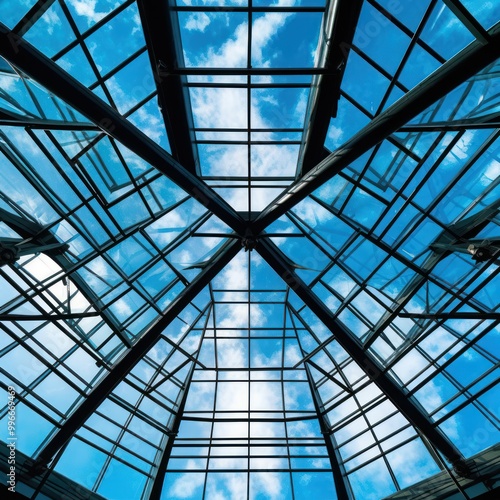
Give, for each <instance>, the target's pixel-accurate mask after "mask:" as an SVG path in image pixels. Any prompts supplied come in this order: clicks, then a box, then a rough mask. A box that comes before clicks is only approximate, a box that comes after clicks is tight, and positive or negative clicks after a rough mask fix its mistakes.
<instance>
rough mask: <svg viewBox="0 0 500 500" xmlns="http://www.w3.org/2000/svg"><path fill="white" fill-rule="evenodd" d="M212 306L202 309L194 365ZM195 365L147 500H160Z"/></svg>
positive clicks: (183, 391) (192, 367) (182, 394)
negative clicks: (202, 323)
mask: <svg viewBox="0 0 500 500" xmlns="http://www.w3.org/2000/svg"><path fill="white" fill-rule="evenodd" d="M211 308H212V306H211V305H210V306H208V307H207V308H205V309H204V311H203V313H205V312H208V314H207V317H206V319H205V325H204V328H203V333H202V335H201V337H200V341H199V344H198V349H197V354H196V360H195V361H196V363H199V361H198V357H199V354H200V351H201V347H202V344H203V340H204V338H205V333H206V331H207V324H208V321H209V318H210V311H211ZM199 319H200V316H198V317H197V318H196V320H195V321H194V322H193V325H192V327H193V326H194V325H196V324H197V323H198V320H199ZM192 327H191V328H190V329H189V330H188V332H190V331H192ZM188 332H186V334H184V336H183V338H185V337H186V335H187V334H188ZM196 363H193V364H192V365H191V368H190V370H189V373H188V375H187V377H186V380H185V382H184V384H183V388H182V393H181V394H180V395H179V398H178V400H179V404H178V410H177V413H176V414H175V415H174V416H172V417H171V422H169V424H167V425H168V428H169V429H170V435H169V436H167V442H166V443H164V444H165V445H164V448H163V452H162V453H161V456H160V457H159V461H158V466H157V468H156V473H155V474H154V480H153V481H152V483H151V485H150V487H151V491H150V493H149V500H160V499H161V492H162V490H163V483H164V482H165V474H166V472H167V467H168V462H169V461H170V455H171V454H172V449H173V446H174V439H175V437H176V436H177V434H178V432H179V428H180V426H181V422H182V417H183V414H184V408H185V406H186V401H187V397H188V393H189V388H190V387H191V381H192V380H193V374H194V371H195V368H196Z"/></svg>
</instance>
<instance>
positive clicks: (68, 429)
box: [33, 240, 241, 473]
mask: <svg viewBox="0 0 500 500" xmlns="http://www.w3.org/2000/svg"><path fill="white" fill-rule="evenodd" d="M240 249H241V245H240V243H239V242H238V241H235V240H229V241H228V242H227V243H226V244H225V245H224V246H223V247H222V248H221V251H220V252H219V254H218V255H217V256H216V257H215V258H214V260H213V261H212V262H211V263H210V264H209V265H207V266H206V267H205V269H204V270H203V271H202V272H201V273H200V274H199V275H198V276H197V277H196V278H195V279H194V280H193V281H192V282H191V284H190V285H189V286H188V287H186V288H185V289H184V290H183V291H182V292H181V293H180V294H179V295H178V296H177V298H176V299H175V300H174V301H173V302H172V303H171V304H170V305H169V306H168V308H167V310H166V311H165V313H164V314H163V315H162V316H161V317H160V318H158V319H157V320H156V322H155V323H154V324H153V325H152V326H151V327H150V328H149V330H148V331H147V332H146V333H145V334H144V335H143V336H142V337H141V338H140V339H139V340H138V341H137V342H136V343H135V344H134V345H133V346H132V348H131V349H129V350H128V351H127V352H126V353H125V355H124V356H123V357H122V358H121V359H120V360H119V361H118V362H117V363H116V364H115V365H114V366H113V368H112V369H111V370H110V372H109V373H108V375H106V377H105V378H103V379H102V380H101V381H100V382H99V383H98V384H97V385H96V386H95V387H94V389H93V390H92V391H91V392H90V393H89V394H88V396H87V397H86V398H85V399H84V401H83V402H82V403H81V404H80V406H78V408H76V410H75V411H74V412H73V413H72V414H71V415H70V416H69V417H68V418H67V419H66V421H65V422H64V423H63V425H62V426H61V427H60V428H59V429H58V430H57V431H56V432H55V433H54V435H53V436H52V437H51V438H50V440H49V441H48V442H47V444H46V445H45V446H44V447H43V448H42V450H41V451H40V452H39V453H38V456H37V457H36V460H35V465H34V467H33V472H34V473H38V472H40V471H42V470H43V468H44V467H45V466H46V465H47V464H48V463H49V462H50V461H51V460H52V458H53V457H54V455H55V454H56V453H57V452H58V451H59V450H60V449H61V448H62V447H63V446H64V445H65V444H66V443H67V442H68V441H69V440H70V439H71V437H72V436H73V435H74V434H75V432H77V431H78V429H79V428H80V427H81V426H82V425H83V424H84V423H85V421H86V420H87V419H88V418H89V416H90V415H92V414H93V412H94V411H95V410H96V409H97V408H98V407H99V405H100V404H101V403H102V402H103V401H104V400H105V399H106V397H108V395H109V394H110V393H111V392H112V391H113V389H114V388H115V387H116V386H117V385H118V384H119V383H120V382H121V381H122V380H124V378H125V377H126V376H127V374H128V373H129V372H130V371H131V370H132V369H133V367H134V366H135V365H136V364H137V363H138V362H139V361H140V360H141V359H142V357H143V356H144V355H146V353H147V352H148V351H149V350H150V349H151V347H152V346H153V345H154V344H155V343H156V342H157V341H158V339H159V338H160V335H161V334H162V332H163V331H164V330H165V328H167V326H168V325H169V324H170V323H171V322H172V321H173V320H174V319H175V318H176V317H177V316H178V315H179V314H180V313H181V312H182V310H183V309H184V308H185V307H186V306H187V305H188V304H189V303H190V302H191V301H192V300H193V299H194V298H195V297H196V296H197V295H198V293H200V292H201V291H202V290H203V288H205V286H207V285H208V283H209V282H210V281H211V280H212V279H213V278H214V277H215V276H217V274H218V273H219V272H220V271H221V270H222V269H223V268H224V267H225V266H226V264H228V263H229V262H230V260H231V259H232V258H233V257H234V256H235V255H236V254H237V253H238V251H239V250H240Z"/></svg>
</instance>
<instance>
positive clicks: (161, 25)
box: [137, 0, 200, 175]
mask: <svg viewBox="0 0 500 500" xmlns="http://www.w3.org/2000/svg"><path fill="white" fill-rule="evenodd" d="M137 6H138V7H139V14H140V16H141V22H142V27H143V31H144V38H145V39H146V45H147V47H148V53H149V59H150V62H151V69H152V71H153V75H155V80H156V88H157V90H158V102H159V104H160V109H161V113H162V115H163V119H164V121H165V126H166V130H167V135H168V140H169V143H170V149H171V150H172V155H173V157H174V158H175V159H176V160H177V161H178V162H179V163H180V164H181V165H182V166H183V167H184V168H186V169H187V170H189V171H190V172H191V173H192V174H196V175H200V162H199V158H198V149H197V147H196V143H195V133H194V122H193V113H192V111H191V100H190V97H189V89H188V88H187V86H186V85H187V77H186V76H184V75H171V76H169V77H161V76H159V74H158V73H159V71H161V68H177V67H184V54H183V52H182V43H181V31H180V27H179V19H178V14H177V12H176V11H175V10H174V7H175V1H173V0H169V1H165V2H158V1H157V0H137Z"/></svg>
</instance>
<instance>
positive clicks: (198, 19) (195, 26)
mask: <svg viewBox="0 0 500 500" xmlns="http://www.w3.org/2000/svg"><path fill="white" fill-rule="evenodd" d="M209 25H210V17H208V16H207V14H205V12H195V13H193V14H191V15H190V16H189V18H188V20H187V22H186V25H185V27H186V29H187V30H189V31H201V32H202V33H204V32H205V29H206V28H207V26H209Z"/></svg>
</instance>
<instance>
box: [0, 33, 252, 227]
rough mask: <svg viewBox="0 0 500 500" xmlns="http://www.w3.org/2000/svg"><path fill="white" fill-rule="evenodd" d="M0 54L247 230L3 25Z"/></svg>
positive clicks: (214, 198)
mask: <svg viewBox="0 0 500 500" xmlns="http://www.w3.org/2000/svg"><path fill="white" fill-rule="evenodd" d="M0 55H2V57H4V58H5V59H6V60H8V61H9V62H11V63H12V64H13V65H15V66H16V67H17V68H19V69H20V70H21V71H23V72H24V73H26V74H27V75H29V76H30V77H32V78H33V79H34V80H36V81H37V82H39V83H40V84H41V85H43V86H44V87H45V88H47V89H48V90H49V91H51V92H53V93H54V94H55V95H57V96H58V97H60V98H61V99H63V100H64V101H66V102H67V103H68V104H70V105H71V106H73V107H74V108H75V109H76V110H78V111H79V112H80V113H82V114H83V115H84V116H86V117H87V118H88V119H89V120H90V121H92V122H93V123H95V124H97V125H98V126H99V128H100V129H101V130H102V131H103V132H104V133H106V134H109V135H110V136H111V137H114V138H115V139H117V140H118V141H120V142H121V143H123V144H126V145H127V147H128V148H129V149H130V150H131V151H133V152H134V153H136V154H137V155H138V156H140V157H141V158H143V159H144V160H146V161H147V162H149V163H150V164H151V165H153V166H154V167H155V168H157V169H158V170H159V171H160V172H162V173H163V174H164V175H166V176H167V177H168V178H169V179H171V180H172V181H174V182H175V183H176V184H177V185H179V186H180V187H182V188H183V189H185V190H186V191H187V192H188V193H189V194H190V195H191V196H192V197H193V198H194V199H196V200H197V201H199V202H200V203H201V204H202V205H204V206H205V207H207V208H209V209H210V210H211V211H212V212H213V213H214V214H215V215H217V216H218V217H219V218H220V219H221V220H223V221H224V222H225V223H226V224H228V226H230V227H231V228H232V229H234V230H235V231H236V232H237V233H240V234H243V233H244V232H245V223H244V222H243V220H242V219H241V217H240V216H239V215H238V214H237V213H236V212H235V211H234V210H233V208H232V207H231V206H230V205H228V204H227V203H226V202H225V201H224V200H223V199H222V198H221V197H220V196H218V195H217V194H216V193H215V192H213V191H212V190H211V189H210V188H209V187H207V185H206V184H205V183H204V182H202V181H200V180H199V179H198V178H197V177H195V176H194V175H192V174H190V173H189V172H188V171H187V170H186V169H185V168H183V167H182V166H181V165H179V164H178V163H177V162H176V161H175V160H174V159H173V158H172V157H171V156H170V155H169V154H168V153H166V152H165V151H164V150H163V149H162V148H161V147H159V146H158V145H157V144H156V143H155V142H153V141H152V140H151V139H150V138H149V137H147V136H146V135H145V134H143V133H142V132H141V131H140V130H138V129H137V127H135V126H134V125H133V124H132V123H130V122H129V121H128V120H126V119H124V118H123V117H122V116H121V115H120V114H119V113H118V112H117V111H115V110H114V109H113V108H111V107H110V106H109V105H107V104H105V103H104V102H103V101H102V100H101V99H99V98H98V97H97V96H96V95H95V94H93V93H92V92H91V91H89V90H88V89H87V88H86V87H84V86H83V85H82V84H81V83H79V82H78V81H76V80H75V79H74V78H72V77H71V76H70V75H68V74H67V73H66V72H65V71H64V70H62V69H61V68H60V67H59V66H58V65H57V64H55V63H53V62H52V61H51V60H50V59H48V58H47V57H46V56H44V55H43V54H42V53H40V52H39V51H38V50H36V49H35V48H34V47H32V46H31V45H30V44H29V43H27V42H26V41H25V40H24V39H23V38H21V37H20V36H18V35H17V34H16V33H14V32H13V31H11V30H9V29H8V28H7V27H6V26H4V25H0Z"/></svg>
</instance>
